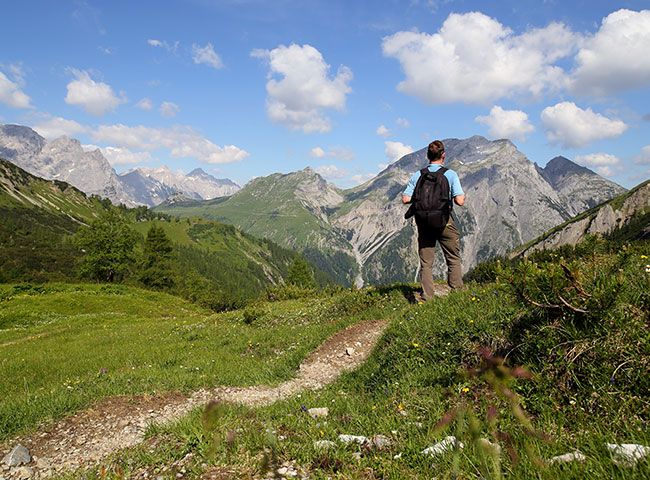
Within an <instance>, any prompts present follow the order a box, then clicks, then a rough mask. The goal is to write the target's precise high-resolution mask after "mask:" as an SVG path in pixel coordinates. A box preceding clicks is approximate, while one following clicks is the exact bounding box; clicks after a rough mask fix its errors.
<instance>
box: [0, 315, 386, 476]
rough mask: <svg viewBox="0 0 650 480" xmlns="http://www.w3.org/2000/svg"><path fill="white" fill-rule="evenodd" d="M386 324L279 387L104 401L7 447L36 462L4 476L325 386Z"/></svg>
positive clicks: (63, 464)
mask: <svg viewBox="0 0 650 480" xmlns="http://www.w3.org/2000/svg"><path fill="white" fill-rule="evenodd" d="M386 326H387V322H385V321H369V322H363V323H359V324H357V325H353V326H351V327H348V328H346V329H344V330H342V331H340V332H338V333H336V334H335V335H333V336H332V337H330V338H329V339H328V340H327V341H325V343H323V344H322V345H321V346H320V347H318V348H317V349H316V350H315V351H314V352H312V353H311V354H310V355H309V357H307V358H306V359H305V361H304V362H303V363H302V364H301V365H300V369H299V371H298V373H297V375H296V377H295V378H294V379H292V380H289V381H287V382H284V383H282V384H280V385H277V386H275V387H269V386H252V387H216V388H213V389H202V390H198V391H196V392H194V393H192V394H191V395H189V396H186V395H181V394H167V395H164V396H144V397H113V398H109V399H105V400H102V401H100V402H99V403H97V404H96V405H95V406H94V407H92V408H90V409H88V410H85V411H83V412H80V413H78V414H76V415H72V416H70V417H67V418H65V419H63V420H61V421H59V422H58V423H55V424H53V425H51V426H50V427H48V428H46V429H44V430H41V431H40V432H37V433H35V434H32V435H30V436H28V437H21V438H18V439H14V440H13V441H11V443H9V444H7V445H4V446H3V448H2V450H1V451H0V452H1V455H2V456H4V455H5V453H7V452H9V450H10V448H11V447H13V446H14V445H16V444H18V443H20V444H22V445H24V446H25V447H27V448H28V449H29V451H30V453H31V454H32V456H33V458H34V459H33V461H32V462H31V463H30V464H29V465H27V467H28V468H29V469H30V470H28V471H25V470H24V469H23V470H20V469H17V468H14V469H12V470H10V471H6V470H5V471H0V477H4V478H6V479H15V478H21V477H20V475H23V478H25V477H24V475H26V474H27V473H31V475H30V477H29V478H36V479H38V478H48V477H50V476H52V475H54V474H60V473H62V472H65V471H71V470H75V469H77V468H80V467H88V466H91V465H94V464H97V463H98V462H99V461H100V460H101V459H103V458H104V457H106V456H107V455H109V454H111V453H114V452H116V451H118V450H120V449H123V448H128V447H132V446H134V445H137V444H139V443H140V442H142V441H143V439H144V432H145V430H146V429H147V427H148V426H149V425H150V424H153V423H155V424H165V423H169V422H172V421H174V420H177V419H179V418H181V417H182V416H184V415H186V414H187V413H188V412H189V411H190V410H192V409H194V408H196V407H200V406H202V405H205V404H207V403H208V402H210V401H213V400H220V401H225V402H232V403H239V404H244V405H250V406H261V405H269V404H271V403H273V402H275V401H277V400H282V399H285V398H287V397H290V396H292V395H294V394H296V393H298V392H299V391H301V390H306V389H318V388H321V387H323V386H325V385H327V384H329V383H331V382H333V381H334V380H335V379H336V378H337V377H338V376H339V375H340V374H341V373H342V372H344V371H347V370H352V369H354V368H355V367H357V366H359V365H360V364H361V363H362V362H363V361H364V360H365V359H366V358H367V357H368V355H369V354H370V352H371V351H372V349H373V347H374V346H375V344H376V342H377V340H378V339H379V337H380V336H381V334H382V333H383V331H384V330H385V328H386ZM0 458H1V457H0Z"/></svg>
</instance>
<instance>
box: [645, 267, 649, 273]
mask: <svg viewBox="0 0 650 480" xmlns="http://www.w3.org/2000/svg"><path fill="white" fill-rule="evenodd" d="M645 273H650V265H646V266H645Z"/></svg>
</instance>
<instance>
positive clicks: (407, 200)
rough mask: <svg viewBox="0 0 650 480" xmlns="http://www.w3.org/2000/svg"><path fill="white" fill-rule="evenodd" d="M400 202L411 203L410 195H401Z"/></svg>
mask: <svg viewBox="0 0 650 480" xmlns="http://www.w3.org/2000/svg"><path fill="white" fill-rule="evenodd" d="M402 203H403V204H407V203H411V197H409V196H408V195H402Z"/></svg>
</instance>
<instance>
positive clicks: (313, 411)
mask: <svg viewBox="0 0 650 480" xmlns="http://www.w3.org/2000/svg"><path fill="white" fill-rule="evenodd" d="M307 413H309V415H311V417H312V418H319V417H327V416H328V415H329V413H330V409H329V408H327V407H321V408H310V409H309V410H307Z"/></svg>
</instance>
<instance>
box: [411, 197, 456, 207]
mask: <svg viewBox="0 0 650 480" xmlns="http://www.w3.org/2000/svg"><path fill="white" fill-rule="evenodd" d="M403 200H404V197H402V201H403ZM454 203H455V204H456V205H458V206H459V207H462V206H463V205H465V195H456V196H455V197H454Z"/></svg>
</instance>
